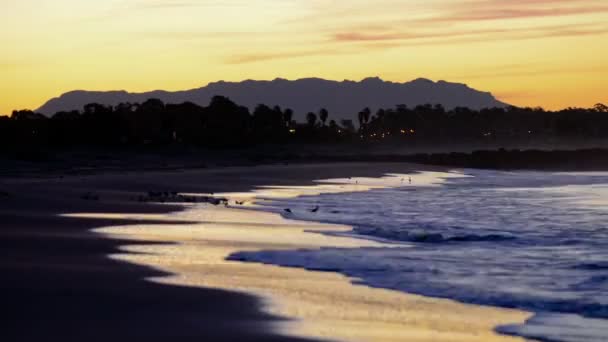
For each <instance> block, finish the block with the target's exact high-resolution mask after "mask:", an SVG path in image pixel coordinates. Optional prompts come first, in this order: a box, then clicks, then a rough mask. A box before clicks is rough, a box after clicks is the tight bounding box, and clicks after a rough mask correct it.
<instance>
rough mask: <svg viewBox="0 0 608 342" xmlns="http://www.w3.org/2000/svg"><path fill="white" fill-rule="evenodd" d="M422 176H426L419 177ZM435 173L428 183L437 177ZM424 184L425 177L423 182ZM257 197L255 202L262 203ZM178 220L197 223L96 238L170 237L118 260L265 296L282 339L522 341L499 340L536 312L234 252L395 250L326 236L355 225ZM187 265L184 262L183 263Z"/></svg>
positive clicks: (182, 280)
mask: <svg viewBox="0 0 608 342" xmlns="http://www.w3.org/2000/svg"><path fill="white" fill-rule="evenodd" d="M421 176H422V174H421ZM399 178H401V176H397V177H394V179H390V178H388V179H385V180H382V181H379V182H378V181H377V179H367V182H370V184H367V183H365V181H366V179H361V180H358V181H357V183H358V185H350V186H349V185H347V184H346V183H345V180H334V181H323V182H319V183H318V185H316V186H300V187H277V188H274V187H268V188H264V189H258V190H254V191H252V192H249V193H246V194H243V193H237V194H219V195H220V196H226V197H228V198H229V199H231V200H232V201H234V200H235V199H236V200H243V199H244V198H245V199H249V200H256V199H257V198H259V197H262V198H264V197H275V198H289V197H294V196H299V195H306V194H312V193H325V192H351V191H367V190H369V189H372V188H378V187H386V186H398V185H399V184H400V183H399ZM432 178H433V176H430V177H428V180H427V182H431V181H432ZM417 180H419V179H417ZM256 196H257V197H256ZM169 216H170V217H171V218H173V219H175V218H177V219H179V220H186V221H193V222H196V221H200V220H201V219H204V222H201V223H198V224H197V223H195V224H191V225H188V226H184V227H175V226H171V225H167V226H165V227H163V226H159V227H155V228H145V227H142V226H123V227H107V228H102V229H98V230H96V232H98V233H101V234H104V235H106V236H109V237H110V238H121V239H124V238H126V239H133V240H134V242H136V241H138V240H144V241H171V242H172V244H171V245H160V246H159V245H152V246H150V245H147V246H142V245H138V244H137V243H135V244H133V245H128V246H125V247H123V248H122V250H123V251H124V252H128V254H124V253H119V254H115V255H113V256H112V258H114V259H116V260H120V261H126V262H132V263H135V264H141V265H146V266H152V267H155V268H159V269H161V270H162V271H164V272H168V273H172V274H174V275H172V276H169V277H161V278H153V279H150V280H151V281H154V282H158V283H161V284H171V285H187V286H198V287H211V288H221V289H228V290H231V291H239V292H241V291H242V292H245V293H250V294H254V295H256V296H258V297H260V298H263V300H264V302H266V303H268V304H267V305H266V307H265V308H266V310H267V311H268V313H270V314H272V315H277V316H280V317H287V318H289V319H290V321H287V322H278V323H277V325H276V326H275V329H277V330H278V331H279V332H280V333H282V334H285V335H289V336H296V337H306V338H319V339H329V340H336V341H403V340H408V341H437V340H440V341H521V340H522V339H521V338H518V337H511V336H505V335H500V334H498V333H497V332H496V331H495V329H496V328H497V327H498V326H501V325H506V324H517V323H523V322H524V321H525V320H526V319H528V318H529V317H531V314H530V313H526V312H522V311H519V310H512V309H502V308H494V307H484V306H476V305H468V304H462V303H457V302H455V301H452V300H448V299H437V298H430V297H424V296H420V295H413V294H408V293H403V292H399V291H392V290H385V289H379V288H372V287H369V286H365V285H358V284H355V283H354V281H355V279H352V278H349V277H346V276H343V275H341V274H339V273H333V272H330V273H328V272H319V271H311V270H304V269H298V268H286V267H279V266H274V265H266V264H258V263H244V262H241V261H239V260H238V259H235V258H232V257H231V256H233V255H235V253H238V252H243V251H248V252H251V251H254V252H262V251H265V250H293V249H311V248H312V249H316V248H326V247H331V248H362V247H391V245H386V244H383V243H381V242H375V241H371V240H366V239H360V238H355V237H347V236H335V235H330V234H327V233H337V232H340V233H348V232H350V231H352V227H350V226H343V225H334V224H326V223H318V222H309V221H300V220H295V221H294V220H292V219H289V218H285V217H282V216H280V215H279V214H278V213H272V212H268V211H267V209H266V210H264V209H262V210H261V211H259V210H257V209H256V210H249V209H247V208H234V207H231V208H222V207H216V206H210V205H203V206H200V205H195V206H192V207H186V209H185V210H184V211H182V212H178V213H174V214H171V215H169ZM183 260H187V261H186V262H183Z"/></svg>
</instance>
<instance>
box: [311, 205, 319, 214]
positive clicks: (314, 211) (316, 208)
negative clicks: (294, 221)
mask: <svg viewBox="0 0 608 342" xmlns="http://www.w3.org/2000/svg"><path fill="white" fill-rule="evenodd" d="M317 211H319V206H316V207H314V208H313V209H311V210H310V212H311V213H316V212H317Z"/></svg>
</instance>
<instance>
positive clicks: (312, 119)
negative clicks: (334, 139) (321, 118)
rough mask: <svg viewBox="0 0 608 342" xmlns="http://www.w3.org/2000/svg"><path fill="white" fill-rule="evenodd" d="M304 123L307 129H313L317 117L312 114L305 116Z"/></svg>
mask: <svg viewBox="0 0 608 342" xmlns="http://www.w3.org/2000/svg"><path fill="white" fill-rule="evenodd" d="M306 123H307V124H308V126H309V127H315V126H316V125H317V115H316V114H315V113H312V112H310V113H308V114H306Z"/></svg>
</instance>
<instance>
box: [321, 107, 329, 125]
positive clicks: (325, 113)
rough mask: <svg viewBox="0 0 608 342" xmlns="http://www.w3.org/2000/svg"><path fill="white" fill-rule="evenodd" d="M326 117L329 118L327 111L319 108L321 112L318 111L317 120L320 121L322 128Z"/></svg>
mask: <svg viewBox="0 0 608 342" xmlns="http://www.w3.org/2000/svg"><path fill="white" fill-rule="evenodd" d="M328 117H329V112H328V111H327V109H325V108H321V110H320V111H319V119H320V120H321V124H322V125H323V126H325V123H326V122H327V118H328Z"/></svg>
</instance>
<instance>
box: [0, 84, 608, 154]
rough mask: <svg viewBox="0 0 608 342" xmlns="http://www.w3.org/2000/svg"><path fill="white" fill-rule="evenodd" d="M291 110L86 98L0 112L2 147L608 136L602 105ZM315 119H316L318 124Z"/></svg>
mask: <svg viewBox="0 0 608 342" xmlns="http://www.w3.org/2000/svg"><path fill="white" fill-rule="evenodd" d="M293 117H294V112H293V111H292V110H291V109H285V110H283V109H282V108H280V107H278V106H275V107H269V106H267V105H265V104H260V105H258V106H257V107H256V108H255V109H254V110H253V112H252V113H250V112H249V109H248V108H246V107H243V106H240V105H238V104H236V103H234V102H233V101H231V100H230V99H228V98H226V97H222V96H216V97H214V98H213V99H212V100H211V102H210V103H209V105H208V106H206V107H202V106H199V105H198V104H194V103H191V102H185V103H181V104H165V103H163V102H162V101H160V100H158V99H150V100H147V101H145V102H143V103H141V104H132V103H121V104H119V105H117V106H114V107H112V106H104V105H100V104H96V103H91V104H87V105H86V106H84V108H83V109H82V110H81V111H70V112H58V113H56V114H55V115H54V116H52V117H50V118H47V117H46V116H44V115H41V114H39V113H35V112H33V111H30V110H18V111H14V112H13V113H12V115H11V116H10V117H0V143H1V144H2V148H4V149H5V150H6V149H7V148H21V147H32V148H38V147H46V146H59V147H69V148H72V147H78V146H109V147H111V146H114V147H116V146H139V145H150V146H158V145H167V144H176V145H195V146H206V147H215V148H222V147H239V146H250V145H255V144H258V143H263V144H266V143H288V142H296V143H302V142H307V143H312V142H314V143H332V142H356V143H376V142H380V141H386V142H400V143H404V144H408V143H413V144H450V143H454V142H458V143H469V142H493V143H495V142H501V143H503V142H504V143H511V142H516V143H527V142H532V141H538V142H545V141H570V140H572V139H579V140H589V139H606V138H608V107H607V106H606V105H603V104H599V103H598V104H597V105H595V106H594V107H592V108H588V109H586V108H566V109H564V110H560V111H545V110H543V109H542V108H518V107H507V108H487V109H482V110H471V109H468V108H454V109H450V110H446V109H445V108H444V107H443V106H441V105H420V106H416V107H414V108H409V107H407V106H404V105H399V106H396V107H394V108H384V109H379V110H377V111H376V112H375V114H374V115H373V116H372V111H371V110H370V109H369V108H365V109H363V110H362V111H360V112H359V113H358V120H359V129H358V130H357V128H356V127H355V125H354V123H353V121H352V120H340V121H338V120H330V121H329V124H327V120H328V118H329V112H328V111H327V110H325V109H321V110H320V111H319V114H318V115H317V114H315V113H312V112H311V113H308V114H307V115H306V122H305V123H297V122H295V121H293ZM319 119H320V124H319Z"/></svg>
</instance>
